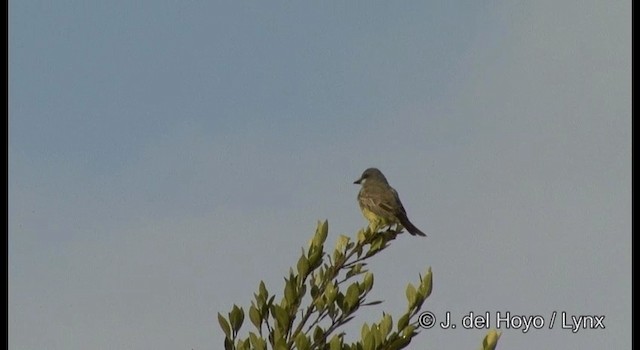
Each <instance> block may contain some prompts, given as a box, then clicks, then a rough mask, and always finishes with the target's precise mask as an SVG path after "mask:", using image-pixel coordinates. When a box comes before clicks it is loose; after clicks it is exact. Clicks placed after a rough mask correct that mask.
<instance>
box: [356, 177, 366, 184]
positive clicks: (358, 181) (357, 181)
mask: <svg viewBox="0 0 640 350" xmlns="http://www.w3.org/2000/svg"><path fill="white" fill-rule="evenodd" d="M362 180H364V178H362V177H361V178H359V179H357V180H356V181H354V182H353V183H354V184H356V185H359V184H361V183H362Z"/></svg>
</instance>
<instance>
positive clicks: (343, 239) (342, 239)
mask: <svg viewBox="0 0 640 350" xmlns="http://www.w3.org/2000/svg"><path fill="white" fill-rule="evenodd" d="M350 240H351V238H349V237H347V236H345V235H340V236H339V237H338V240H337V241H336V250H337V251H339V252H344V251H345V250H346V249H347V245H348V244H349V241H350Z"/></svg>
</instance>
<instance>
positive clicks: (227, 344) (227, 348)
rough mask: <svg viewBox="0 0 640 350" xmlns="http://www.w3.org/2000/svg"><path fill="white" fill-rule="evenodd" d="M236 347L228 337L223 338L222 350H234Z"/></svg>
mask: <svg viewBox="0 0 640 350" xmlns="http://www.w3.org/2000/svg"><path fill="white" fill-rule="evenodd" d="M235 348H236V347H235V346H234V345H233V342H232V341H231V339H229V337H224V350H234V349H235Z"/></svg>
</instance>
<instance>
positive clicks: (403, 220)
mask: <svg viewBox="0 0 640 350" xmlns="http://www.w3.org/2000/svg"><path fill="white" fill-rule="evenodd" d="M398 219H399V220H400V224H402V226H403V227H404V228H406V229H407V231H408V232H409V233H410V234H411V235H412V236H422V237H426V236H427V235H426V234H425V233H424V232H422V231H420V229H418V228H417V227H416V226H415V225H414V224H412V223H411V221H409V218H407V216H406V215H400V217H399V218H398Z"/></svg>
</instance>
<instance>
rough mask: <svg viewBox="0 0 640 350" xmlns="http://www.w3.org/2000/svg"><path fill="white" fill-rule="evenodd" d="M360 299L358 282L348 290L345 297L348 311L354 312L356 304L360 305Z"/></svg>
mask: <svg viewBox="0 0 640 350" xmlns="http://www.w3.org/2000/svg"><path fill="white" fill-rule="evenodd" d="M359 298H360V287H359V286H358V282H355V283H353V284H352V285H350V286H349V288H347V294H345V296H344V303H345V304H346V310H349V311H351V310H353V308H354V307H355V306H356V304H358V303H359V300H358V299H359Z"/></svg>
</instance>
